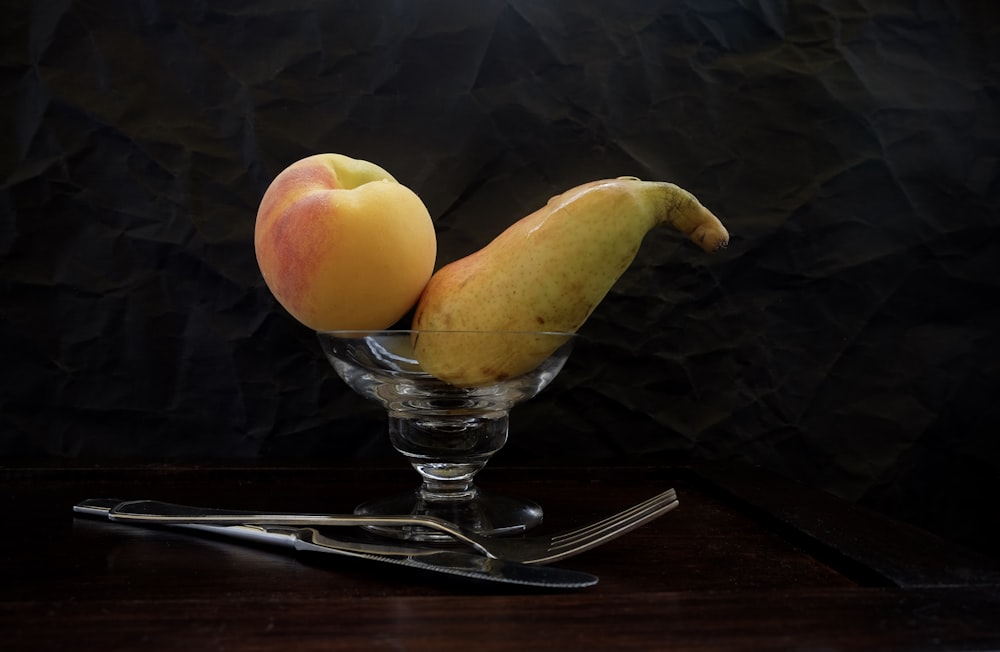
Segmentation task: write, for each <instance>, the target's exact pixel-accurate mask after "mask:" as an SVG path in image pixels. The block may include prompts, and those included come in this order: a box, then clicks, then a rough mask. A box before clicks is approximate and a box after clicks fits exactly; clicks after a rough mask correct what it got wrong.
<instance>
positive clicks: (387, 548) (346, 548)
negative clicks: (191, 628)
mask: <svg viewBox="0 0 1000 652" xmlns="http://www.w3.org/2000/svg"><path fill="white" fill-rule="evenodd" d="M120 502H122V501H120V500H117V499H114V498H91V499H88V500H84V501H81V502H79V503H77V504H76V505H74V506H73V511H74V512H75V513H77V514H81V515H86V516H97V517H101V518H105V519H107V518H108V514H109V512H110V511H111V510H112V509H113V508H114V507H115V506H116V505H118V504H119V503H120ZM109 522H110V521H109ZM115 523H116V524H118V525H121V524H122V522H121V521H116V522H115ZM129 525H132V523H129ZM160 527H168V528H170V529H183V530H194V531H201V532H208V533H211V534H215V535H220V536H223V537H227V538H232V539H235V540H242V541H249V542H253V543H264V544H268V545H273V546H280V547H283V548H289V549H294V550H297V551H300V552H315V553H324V554H336V555H344V556H347V557H355V558H360V559H367V560H370V561H377V562H385V563H390V564H396V565H399V566H407V567H410V568H417V569H420V570H424V571H430V572H434V573H445V574H447V575H451V576H456V577H461V578H465V579H470V580H480V581H487V582H500V583H503V584H516V585H521V586H534V587H544V588H557V589H579V588H586V587H588V586H593V585H595V584H597V582H598V578H597V577H596V576H595V575H591V574H589V573H583V572H580V571H574V570H568V569H564V568H557V567H553V566H548V565H545V566H543V565H531V564H521V563H517V562H512V561H506V560H501V559H491V558H489V557H485V556H482V555H476V554H473V553H468V552H460V551H453V550H448V549H442V548H431V547H426V546H416V545H409V544H399V543H395V542H383V541H375V540H371V539H369V540H352V539H347V538H343V537H337V538H333V537H330V536H327V535H326V534H324V533H322V532H320V531H319V530H317V529H316V528H313V527H293V526H280V525H196V524H183V525H180V524H177V525H168V526H160Z"/></svg>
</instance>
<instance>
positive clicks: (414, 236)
mask: <svg viewBox="0 0 1000 652" xmlns="http://www.w3.org/2000/svg"><path fill="white" fill-rule="evenodd" d="M254 250H255V252H256V255H257V264H258V265H259V267H260V271H261V274H262V275H263V277H264V282H265V283H266V284H267V287H268V288H269V289H270V290H271V292H272V293H273V294H274V296H275V298H276V299H277V300H278V302H279V303H280V304H281V305H282V306H283V307H284V308H285V309H286V310H287V311H288V312H289V313H291V315H292V316H293V317H295V318H296V319H297V320H299V321H300V322H302V323H303V324H305V325H306V326H308V327H309V328H312V329H313V330H317V331H325V330H350V329H361V330H377V329H383V328H388V327H389V326H391V325H392V324H394V323H395V322H396V321H398V320H399V319H400V318H401V317H402V316H403V315H405V314H406V313H407V311H409V310H410V308H411V307H412V306H413V305H414V304H415V303H416V301H417V299H418V298H419V297H420V293H421V292H422V291H423V289H424V286H425V285H426V284H427V281H428V280H429V279H430V276H431V273H432V272H433V271H434V261H435V258H436V256H437V240H436V236H435V233H434V224H433V222H432V221H431V217H430V215H429V214H428V212H427V208H426V207H425V206H424V203H423V202H422V201H421V200H420V198H419V197H418V196H417V195H416V194H415V193H414V192H413V191H412V190H410V189H409V188H407V187H406V186H403V185H402V184H400V183H399V182H397V181H396V180H395V179H394V178H393V177H392V175H390V174H389V173H388V172H386V171H385V170H383V169H382V168H380V167H379V166H377V165H375V164H373V163H369V162H367V161H362V160H358V159H352V158H349V157H347V156H344V155H341V154H317V155H315V156H310V157H307V158H304V159H302V160H300V161H297V162H295V163H293V164H292V165H290V166H288V167H287V168H286V169H285V170H283V171H282V172H281V173H280V174H278V176H277V177H275V179H274V181H272V182H271V185H270V186H268V188H267V191H266V192H265V193H264V197H263V198H262V199H261V202H260V207H259V209H258V210H257V222H256V225H255V227H254Z"/></svg>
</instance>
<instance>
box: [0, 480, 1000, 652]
mask: <svg viewBox="0 0 1000 652" xmlns="http://www.w3.org/2000/svg"><path fill="white" fill-rule="evenodd" d="M414 484H415V474H414V473H413V471H411V470H409V469H403V468H342V469H338V468H289V467H277V468H275V467H267V468H262V467H255V468H249V467H226V468H213V467H201V466H135V467H122V466H118V467H105V466H77V467H75V468H58V467H52V466H48V467H43V466H35V467H30V468H29V467H24V466H22V467H20V468H6V469H0V489H2V491H0V496H2V500H3V501H4V502H3V507H4V514H5V517H6V518H5V526H4V534H3V537H2V538H0V577H2V578H3V581H2V585H0V641H2V644H0V649H3V650H60V649H66V650H74V651H75V650H241V651H242V650H272V649H274V650H277V649H282V650H453V649H454V650H458V649H462V650H475V651H477V652H483V651H487V650H564V649H565V650H848V649H849V650H862V649H863V650H979V649H982V650H988V649H1000V570H998V564H997V562H996V561H995V560H993V559H992V558H988V557H984V556H981V555H976V554H974V553H971V552H969V551H967V550H962V549H959V548H956V547H955V546H953V545H952V544H950V543H948V542H946V541H944V540H941V539H939V538H936V537H933V536H931V535H929V534H927V533H924V532H922V531H920V530H916V529H914V528H910V527H908V526H904V525H902V524H899V523H897V522H893V521H890V520H888V519H885V518H883V517H880V516H877V515H874V514H871V513H869V512H865V511H862V510H859V509H856V508H854V507H853V506H851V505H848V504H846V503H844V502H842V501H839V500H836V499H834V498H832V497H830V496H828V495H826V494H823V493H820V492H815V491H810V490H807V489H805V488H803V487H800V486H794V485H791V484H789V483H786V482H784V481H782V480H780V479H776V478H773V477H770V476H767V475H764V474H762V473H759V472H758V471H756V470H754V469H749V468H743V467H738V466H729V467H714V468H697V469H694V468H679V469H672V468H537V469H536V468H502V467H499V466H494V467H488V468H487V469H486V470H485V471H484V472H483V473H482V474H481V475H480V486H481V487H483V488H484V489H486V490H491V491H494V492H496V493H506V494H510V495H517V496H522V497H530V498H532V499H534V500H536V501H538V502H539V503H541V504H542V506H543V507H544V508H545V522H544V523H543V525H542V526H540V527H539V528H538V530H537V531H538V532H542V531H555V530H558V529H562V528H564V527H570V526H574V525H578V524H583V523H585V522H588V520H591V519H593V518H594V517H596V516H598V515H601V514H605V513H610V512H613V511H615V510H616V509H618V508H620V507H622V506H625V505H627V504H630V503H632V502H638V501H639V500H640V499H642V498H644V497H647V496H649V495H651V494H653V493H655V492H658V491H660V490H662V489H665V488H667V487H671V486H672V487H675V488H676V489H677V491H678V493H679V496H680V500H681V506H680V507H679V508H678V509H677V510H675V511H673V512H671V513H669V514H667V515H666V516H664V517H662V518H660V519H659V520H657V521H655V522H653V523H651V524H649V525H647V526H645V527H643V528H641V529H640V530H637V531H636V532H634V533H632V534H630V535H628V536H626V537H623V538H621V539H618V540H616V541H613V542H611V543H608V544H606V545H605V546H603V547H601V548H598V549H596V550H593V551H590V552H587V553H584V554H581V555H579V556H577V557H574V558H571V559H567V560H563V561H561V562H559V564H558V565H560V566H564V567H566V568H573V569H577V570H581V571H586V572H589V573H593V574H595V575H598V576H599V577H600V583H599V584H598V585H597V586H594V587H590V588H586V589H578V590H540V589H532V588H523V587H516V586H509V585H493V584H490V585H483V584H481V583H471V582H465V581H463V580H461V579H457V578H453V579H448V578H444V576H429V575H427V574H425V573H421V572H410V571H409V570H408V569H403V568H399V567H395V566H391V565H387V564H377V563H374V562H368V561H364V560H352V559H348V558H340V557H336V556H333V555H330V556H323V558H322V561H316V560H314V559H312V558H309V559H303V558H302V557H301V556H296V555H295V554H294V553H289V552H285V551H282V550H277V549H274V550H272V549H268V548H262V547H254V546H250V545H244V544H238V543H230V542H224V541H220V540H216V539H211V538H206V537H203V536H198V535H194V534H189V533H182V532H178V531H166V530H164V529H153V528H141V527H135V526H127V525H120V524H113V523H108V522H103V521H98V520H95V519H88V518H82V517H77V516H75V515H74V514H73V513H72V510H71V507H72V505H73V504H74V503H75V502H77V501H79V500H82V499H84V498H89V497H107V496H111V497H123V498H156V499H161V500H168V501H172V502H182V503H189V504H201V505H214V506H227V507H234V508H247V509H276V510H280V509H284V510H303V511H349V510H350V509H352V508H353V506H354V505H355V504H356V503H359V502H361V501H363V500H365V499H369V498H372V497H375V496H379V495H383V494H388V493H393V492H396V491H399V490H402V489H409V488H411V487H412V486H414ZM327 557H329V559H327ZM442 578H444V579H442Z"/></svg>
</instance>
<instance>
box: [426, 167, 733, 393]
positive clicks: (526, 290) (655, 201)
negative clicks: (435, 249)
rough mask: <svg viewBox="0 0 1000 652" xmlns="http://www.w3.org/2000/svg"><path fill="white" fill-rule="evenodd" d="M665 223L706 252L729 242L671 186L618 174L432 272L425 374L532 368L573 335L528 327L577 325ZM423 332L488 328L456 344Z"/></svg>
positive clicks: (560, 199)
mask: <svg viewBox="0 0 1000 652" xmlns="http://www.w3.org/2000/svg"><path fill="white" fill-rule="evenodd" d="M660 224H669V225H670V226H672V227H674V228H675V229H677V230H678V231H680V232H682V233H685V234H687V235H688V236H689V237H690V238H691V240H692V241H693V242H694V243H695V244H697V245H698V246H700V247H701V248H702V249H704V250H705V251H707V252H714V251H716V250H718V249H720V248H721V247H724V246H726V245H727V244H728V242H729V233H728V232H727V231H726V228H725V227H724V226H723V225H722V222H720V221H719V219H718V218H716V217H715V215H713V214H712V213H711V212H710V211H709V210H708V209H707V208H705V207H704V206H702V204H701V203H700V202H699V201H698V200H697V199H696V198H695V197H694V195H692V194H691V193H689V192H688V191H686V190H684V189H683V188H680V187H678V186H676V185H674V184H672V183H666V182H656V181H641V180H639V179H636V178H634V177H620V178H617V179H604V180H600V181H593V182H590V183H585V184H583V185H580V186H576V187H575V188H571V189H570V190H568V191H566V192H564V193H562V194H561V195H557V196H555V197H553V198H552V199H550V200H549V201H548V203H547V204H546V205H545V206H544V207H542V208H541V209H539V210H537V211H535V212H534V213H532V214H530V215H528V216H527V217H525V218H523V219H521V220H520V221H518V222H516V223H515V224H513V225H511V226H510V227H509V228H508V229H507V230H506V231H504V232H503V233H501V234H500V235H499V236H497V237H496V239H494V240H493V241H492V242H491V243H489V244H488V245H487V246H485V247H484V248H482V249H480V250H479V251H477V252H475V253H473V254H471V255H469V256H467V257H465V258H462V259H461V260H457V261H455V262H453V263H451V264H449V265H447V266H445V267H442V268H441V269H440V270H438V271H437V272H436V273H435V274H434V275H433V276H432V277H431V279H430V281H429V282H428V284H427V286H426V287H425V288H424V291H423V293H422V294H421V297H420V300H419V302H418V303H417V308H416V311H415V313H414V318H413V328H414V330H415V331H418V332H416V333H415V334H414V336H413V349H414V354H415V356H416V358H417V359H418V360H419V361H420V364H421V366H422V367H423V368H424V370H425V371H427V372H428V373H430V374H431V375H433V376H435V377H436V378H439V379H441V380H444V381H446V382H448V383H451V384H453V385H457V386H481V385H487V384H491V383H495V382H498V381H503V380H506V379H508V378H513V377H516V376H519V375H521V374H524V373H527V372H529V371H531V370H532V369H534V368H536V367H537V366H538V365H540V364H541V363H542V362H543V361H544V360H545V359H546V358H547V357H548V356H549V355H551V354H552V352H554V351H555V350H556V349H557V348H559V346H561V345H562V344H563V343H564V342H565V341H566V339H568V336H566V337H554V336H552V335H537V336H534V337H532V336H526V335H525V334H524V333H525V332H528V331H548V332H560V333H573V332H575V331H576V330H577V329H579V328H580V326H582V325H583V323H584V322H585V321H586V320H587V318H588V317H589V316H590V314H591V313H592V312H593V311H594V309H595V308H596V307H597V305H598V304H599V303H600V302H601V300H602V299H603V298H604V297H605V296H606V295H607V293H608V291H610V290H611V288H612V286H613V285H614V284H615V282H616V281H617V280H618V279H619V277H621V275H622V274H623V273H624V272H625V271H626V270H627V269H628V267H629V266H630V265H631V264H632V261H633V260H634V259H635V255H636V253H637V252H638V250H639V246H640V244H641V243H642V240H643V238H644V237H645V236H646V234H647V233H648V232H649V231H650V230H651V229H653V228H654V227H656V226H658V225H660ZM419 331H479V332H481V333H480V334H477V335H475V336H472V335H468V336H461V338H459V339H458V340H455V338H454V337H449V336H448V335H439V334H435V333H430V332H419Z"/></svg>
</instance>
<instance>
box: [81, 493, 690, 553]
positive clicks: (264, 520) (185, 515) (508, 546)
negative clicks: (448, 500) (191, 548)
mask: <svg viewBox="0 0 1000 652" xmlns="http://www.w3.org/2000/svg"><path fill="white" fill-rule="evenodd" d="M98 500H100V499H98ZM84 502H86V501H84ZM678 504H679V503H678V501H677V493H676V492H675V491H674V490H673V489H668V490H667V491H664V492H663V493H660V494H657V495H656V496H653V497H652V498H649V499H648V500H645V501H643V502H641V503H639V504H637V505H633V506H632V507H629V508H627V509H624V510H622V511H620V512H618V513H616V514H613V515H611V516H608V517H607V518H603V519H601V520H599V521H596V522H594V523H590V524H588V525H585V526H583V527H580V528H576V529H573V530H568V531H565V532H558V533H556V534H552V535H547V536H524V537H517V538H496V537H488V536H484V535H481V534H477V533H475V532H471V531H469V530H467V529H465V528H461V527H459V526H458V525H455V524H454V523H450V522H448V521H445V520H443V519H440V518H436V517H433V516H422V515H394V516H358V515H336V514H263V513H257V512H247V511H234V510H221V509H211V508H202V507H187V506H184V505H173V504H170V503H163V502H159V501H152V500H137V501H125V502H122V503H119V504H117V505H116V506H115V507H114V508H112V509H111V511H110V512H109V514H108V516H109V518H110V519H111V520H113V521H131V522H137V521H138V522H144V523H160V524H174V525H176V524H202V525H234V524H240V525H282V526H285V525H288V526H371V525H383V526H384V525H394V526H403V525H411V526H412V525H415V526H423V527H427V528H431V529H434V530H437V531H439V532H443V533H445V534H448V535H450V536H451V537H453V538H454V539H455V540H457V541H460V542H463V543H465V544H467V545H469V546H471V547H472V548H474V549H476V550H477V551H479V552H480V553H481V554H483V555H486V556H487V557H491V558H493V559H506V560H510V561H516V562H520V563H523V564H547V563H550V562H554V561H558V560H560V559H566V558H567V557H572V556H573V555H577V554H580V553H581V552H585V551H587V550H590V549H592V548H595V547H597V546H600V545H602V544H604V543H607V542H608V541H611V540H613V539H616V538H618V537H620V536H622V535H624V534H627V533H628V532H631V531H632V530H635V529H636V528H638V527H641V526H642V525H645V524H646V523H649V522H650V521H652V520H653V519H656V518H658V517H659V516H662V515H663V514H666V513H667V512H669V511H671V510H673V509H675V508H676V507H677V506H678Z"/></svg>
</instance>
